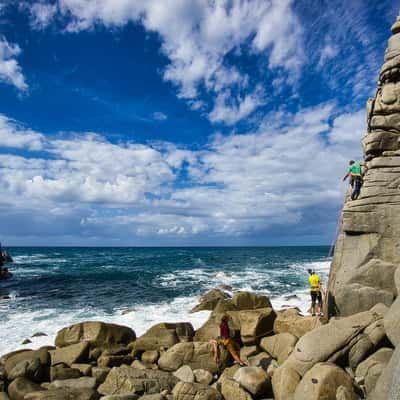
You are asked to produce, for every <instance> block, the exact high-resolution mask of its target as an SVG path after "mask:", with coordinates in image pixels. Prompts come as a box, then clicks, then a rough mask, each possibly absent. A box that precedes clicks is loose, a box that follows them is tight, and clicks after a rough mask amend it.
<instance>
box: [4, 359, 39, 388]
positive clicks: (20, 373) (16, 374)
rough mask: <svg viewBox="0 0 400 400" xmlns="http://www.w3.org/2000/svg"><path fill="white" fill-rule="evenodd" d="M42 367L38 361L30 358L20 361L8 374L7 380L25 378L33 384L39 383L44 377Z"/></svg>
mask: <svg viewBox="0 0 400 400" xmlns="http://www.w3.org/2000/svg"><path fill="white" fill-rule="evenodd" d="M44 373H45V371H44V366H43V364H42V363H41V362H40V359H39V358H37V357H35V358H30V359H27V360H23V361H20V362H19V363H18V364H17V365H16V366H15V367H14V368H13V369H12V370H11V371H10V372H9V373H8V380H10V381H12V380H14V379H16V378H27V379H30V380H31V381H33V382H41V381H42V379H43V377H44Z"/></svg>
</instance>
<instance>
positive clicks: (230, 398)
mask: <svg viewBox="0 0 400 400" xmlns="http://www.w3.org/2000/svg"><path fill="white" fill-rule="evenodd" d="M217 387H218V390H219V391H220V392H221V394H222V396H223V398H224V399H225V400H252V399H253V397H252V396H251V394H250V393H249V392H247V391H246V390H244V389H243V388H242V387H241V386H240V384H239V383H238V382H236V381H234V380H233V379H230V378H224V379H221V381H220V382H219V383H218V385H217Z"/></svg>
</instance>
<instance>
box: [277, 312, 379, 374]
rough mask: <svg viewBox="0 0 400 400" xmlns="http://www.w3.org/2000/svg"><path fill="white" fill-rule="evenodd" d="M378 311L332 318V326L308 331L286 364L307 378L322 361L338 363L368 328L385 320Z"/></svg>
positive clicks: (330, 323) (329, 324)
mask: <svg viewBox="0 0 400 400" xmlns="http://www.w3.org/2000/svg"><path fill="white" fill-rule="evenodd" d="M377 311H379V310H378V309H377V308H373V309H371V310H370V311H365V312H362V313H358V314H355V315H352V316H349V317H346V318H341V319H331V320H330V321H329V323H328V324H326V325H323V326H320V327H319V328H317V329H314V330H313V331H311V332H308V333H307V334H305V335H304V336H302V337H301V338H300V339H299V341H298V342H297V343H296V346H295V349H294V350H293V352H292V353H291V354H290V356H289V357H288V359H287V360H286V361H285V362H284V363H283V365H286V366H288V367H290V368H292V369H294V370H295V371H297V373H298V374H300V375H301V376H303V375H304V374H305V373H306V372H307V371H308V370H309V369H311V368H312V367H313V366H314V365H315V364H317V363H319V362H322V361H331V360H338V359H340V358H342V357H344V356H346V354H347V353H348V351H349V350H350V348H351V347H352V345H354V344H355V343H356V342H357V339H359V338H360V337H361V334H362V333H363V331H364V329H365V328H366V327H367V326H368V325H371V324H372V323H374V322H375V321H376V320H378V319H382V315H381V314H379V313H378V312H377Z"/></svg>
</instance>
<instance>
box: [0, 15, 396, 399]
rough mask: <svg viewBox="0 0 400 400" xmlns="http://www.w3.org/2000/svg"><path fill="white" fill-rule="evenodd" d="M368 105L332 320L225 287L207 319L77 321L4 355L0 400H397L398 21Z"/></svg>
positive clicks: (206, 303) (336, 271)
mask: <svg viewBox="0 0 400 400" xmlns="http://www.w3.org/2000/svg"><path fill="white" fill-rule="evenodd" d="M392 33H393V36H392V37H391V39H390V40H389V45H388V49H387V50H386V53H385V63H384V65H383V67H382V70H381V73H380V77H379V82H378V90H377V93H376V96H375V98H374V99H372V100H371V101H370V102H369V104H368V123H369V132H368V134H367V135H366V136H365V138H364V155H365V159H366V161H368V162H369V163H370V168H369V170H368V173H367V174H366V176H365V179H364V185H363V187H362V190H361V195H360V197H359V198H358V199H357V200H354V201H350V200H349V199H347V201H346V203H345V206H344V210H343V221H342V227H341V232H340V235H339V239H338V242H337V245H336V248H335V255H334V260H333V263H332V267H331V272H330V276H329V284H328V303H327V306H326V308H325V313H326V315H327V316H328V317H327V318H326V319H325V320H320V319H319V318H318V317H308V316H303V315H301V314H300V312H299V310H298V309H295V308H290V309H286V310H274V309H273V307H272V306H271V302H270V300H269V299H268V298H267V297H266V296H261V295H258V294H255V293H250V292H236V293H234V294H233V296H232V297H230V296H226V294H225V293H224V292H223V291H221V290H218V289H215V290H212V291H210V292H209V293H207V294H206V295H204V296H203V297H202V298H201V299H200V304H199V305H198V306H196V307H195V308H194V309H193V312H196V311H200V310H210V311H211V314H210V317H209V319H208V320H207V321H206V322H205V324H204V325H203V326H202V327H200V328H199V329H198V330H194V329H193V326H192V325H191V324H190V323H189V322H177V323H160V324H157V325H155V326H153V327H151V328H150V329H149V330H148V331H147V332H146V333H144V334H143V335H142V336H140V337H138V338H136V334H135V331H134V327H126V326H119V325H115V324H108V323H103V322H82V323H79V324H75V325H72V326H69V327H66V328H64V329H62V330H61V331H59V332H58V334H57V337H56V339H55V346H46V347H42V348H40V349H39V350H26V349H24V350H20V351H15V352H12V353H9V354H5V355H3V356H2V357H0V400H73V399H76V400H94V399H104V400H138V399H140V400H252V399H263V400H267V399H275V400H358V399H369V400H399V399H400V345H399V344H400V298H399V297H398V293H400V268H399V263H400V250H399V249H400V220H399V215H400V212H399V211H400V202H399V200H400V196H399V194H398V193H399V188H400V18H398V19H397V21H396V23H395V24H394V25H393V26H392ZM226 314H227V315H229V325H230V326H229V328H230V330H231V333H232V335H233V336H234V337H235V339H236V341H237V342H238V343H240V345H241V349H240V358H241V359H242V360H245V361H246V363H247V364H248V365H247V366H240V365H239V364H234V363H233V360H232V359H231V357H230V354H229V353H228V351H227V349H226V348H225V346H224V345H223V344H221V343H220V344H219V352H220V357H219V362H218V363H216V362H215V360H214V357H213V345H212V343H211V342H210V340H211V339H215V338H216V337H217V336H218V335H219V324H220V321H221V319H222V316H224V315H226Z"/></svg>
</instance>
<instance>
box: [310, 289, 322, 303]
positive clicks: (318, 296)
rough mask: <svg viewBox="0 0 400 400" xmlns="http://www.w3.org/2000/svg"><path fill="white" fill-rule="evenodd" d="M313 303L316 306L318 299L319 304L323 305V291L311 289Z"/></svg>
mask: <svg viewBox="0 0 400 400" xmlns="http://www.w3.org/2000/svg"><path fill="white" fill-rule="evenodd" d="M310 294H311V304H312V305H313V306H314V305H315V303H316V302H317V301H318V304H319V305H322V294H321V292H315V291H311V292H310Z"/></svg>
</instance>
